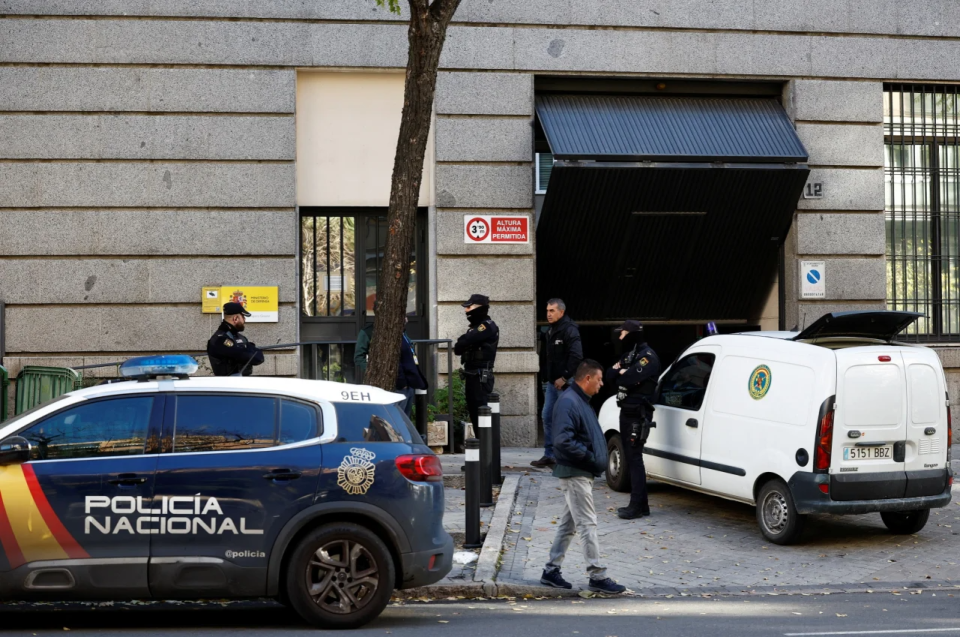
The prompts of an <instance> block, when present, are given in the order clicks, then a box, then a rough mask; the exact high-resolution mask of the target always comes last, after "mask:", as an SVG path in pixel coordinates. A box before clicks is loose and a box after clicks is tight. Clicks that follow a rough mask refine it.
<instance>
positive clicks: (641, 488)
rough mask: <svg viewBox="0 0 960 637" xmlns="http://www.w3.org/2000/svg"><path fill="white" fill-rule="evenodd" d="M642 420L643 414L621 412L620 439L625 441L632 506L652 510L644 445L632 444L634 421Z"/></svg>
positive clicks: (625, 469)
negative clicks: (644, 464)
mask: <svg viewBox="0 0 960 637" xmlns="http://www.w3.org/2000/svg"><path fill="white" fill-rule="evenodd" d="M638 421H639V422H642V421H643V416H642V415H630V414H624V413H623V412H622V411H621V412H620V440H621V441H623V455H624V458H623V465H624V466H623V470H624V471H628V472H629V475H630V507H631V508H634V509H640V510H641V511H649V510H650V502H649V500H648V499H647V470H646V468H645V467H644V466H643V447H642V446H640V445H638V446H636V447H634V446H633V445H631V444H630V432H631V431H632V429H633V423H635V422H638Z"/></svg>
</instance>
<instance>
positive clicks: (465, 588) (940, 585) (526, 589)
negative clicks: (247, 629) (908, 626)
mask: <svg viewBox="0 0 960 637" xmlns="http://www.w3.org/2000/svg"><path fill="white" fill-rule="evenodd" d="M582 590H586V589H580V588H579V587H576V586H575V587H574V588H573V589H571V590H563V589H556V588H549V587H546V586H542V585H540V584H537V583H536V582H509V581H505V582H497V583H493V582H488V583H485V584H481V583H479V582H472V583H465V584H456V585H442V586H424V587H421V588H414V589H409V590H405V591H397V592H396V593H394V598H395V599H403V600H408V601H418V600H422V601H426V600H444V599H452V598H457V597H460V598H472V599H476V598H491V597H517V598H563V597H578V596H579V595H580V592H581V591H582ZM923 591H928V592H934V593H935V592H937V591H960V584H958V583H956V582H939V581H924V582H907V583H903V584H896V583H890V582H877V586H867V585H865V584H860V583H856V584H822V585H818V584H807V585H801V586H757V587H736V588H734V587H730V588H724V587H717V586H713V587H704V588H700V589H696V588H692V589H688V588H684V589H677V588H669V587H658V588H645V589H640V590H636V591H632V590H631V591H630V592H629V593H627V594H626V595H624V597H631V598H640V599H665V598H666V599H672V598H677V597H753V596H756V597H765V596H766V597H776V596H779V595H783V596H791V595H804V596H811V595H845V594H870V593H872V594H909V595H918V594H921V593H922V592H923ZM597 597H598V598H601V597H603V598H607V597H619V596H617V595H614V596H609V595H598V596H597Z"/></svg>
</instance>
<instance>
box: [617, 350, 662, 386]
mask: <svg viewBox="0 0 960 637" xmlns="http://www.w3.org/2000/svg"><path fill="white" fill-rule="evenodd" d="M644 349H645V348H641V347H640V346H639V345H638V346H636V347H634V348H633V350H632V351H631V352H630V353H629V354H627V355H626V356H624V357H623V360H622V361H621V367H624V368H627V367H630V366H632V365H633V364H634V363H636V362H637V359H638V358H640V354H641V352H642V351H644ZM621 389H622V390H623V392H624V393H625V394H626V395H627V396H637V397H640V396H643V397H645V398H651V397H652V396H653V394H654V393H655V392H656V391H657V379H656V378H648V379H646V380H644V381H643V382H641V383H638V384H636V385H631V386H630V387H623V388H621Z"/></svg>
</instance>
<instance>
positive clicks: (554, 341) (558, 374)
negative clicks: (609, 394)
mask: <svg viewBox="0 0 960 637" xmlns="http://www.w3.org/2000/svg"><path fill="white" fill-rule="evenodd" d="M547 323H549V324H550V328H549V329H548V330H547V332H546V335H545V338H546V342H545V343H544V347H545V349H546V368H545V369H543V370H542V375H543V380H545V381H546V384H545V394H544V400H543V412H542V413H541V414H540V415H541V417H542V418H543V457H542V458H540V459H539V460H534V461H533V462H531V463H530V464H531V465H533V466H534V467H549V466H552V465H553V464H554V462H555V460H554V457H553V455H554V454H553V406H554V404H555V403H556V402H557V398H559V396H560V392H561V391H563V390H564V388H566V387H567V385H568V383H569V381H570V379H571V378H572V377H573V375H574V373H576V371H577V366H578V365H579V364H580V361H582V360H583V346H582V344H581V343H580V328H579V327H577V324H576V323H574V322H573V320H571V318H570V317H569V316H567V306H566V305H565V304H564V302H563V300H562V299H550V300H549V301H547Z"/></svg>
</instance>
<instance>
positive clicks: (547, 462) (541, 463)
mask: <svg viewBox="0 0 960 637" xmlns="http://www.w3.org/2000/svg"><path fill="white" fill-rule="evenodd" d="M555 464H557V461H556V460H554V459H553V458H551V457H550V456H543V457H542V458H540V459H539V460H534V461H533V462H531V463H530V465H531V466H534V467H552V466H553V465H555Z"/></svg>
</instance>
